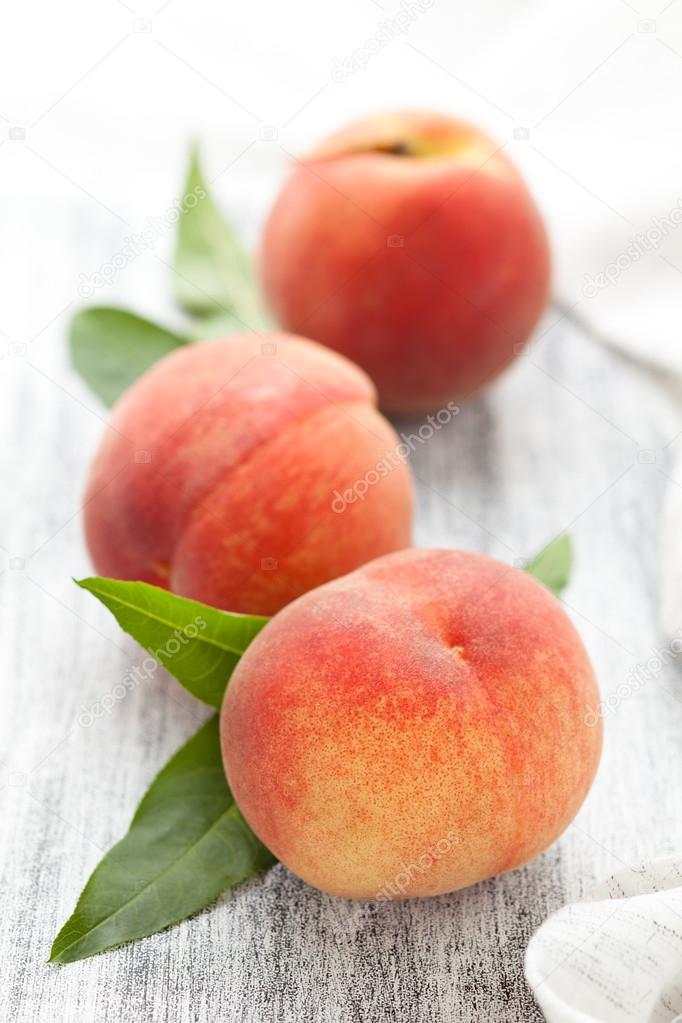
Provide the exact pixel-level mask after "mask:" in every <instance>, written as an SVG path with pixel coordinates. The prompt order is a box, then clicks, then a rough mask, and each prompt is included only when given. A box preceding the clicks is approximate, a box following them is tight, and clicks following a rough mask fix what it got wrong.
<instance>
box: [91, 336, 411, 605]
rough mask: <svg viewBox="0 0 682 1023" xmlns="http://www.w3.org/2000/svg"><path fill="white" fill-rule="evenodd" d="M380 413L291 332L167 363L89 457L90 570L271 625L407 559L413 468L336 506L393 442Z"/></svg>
mask: <svg viewBox="0 0 682 1023" xmlns="http://www.w3.org/2000/svg"><path fill="white" fill-rule="evenodd" d="M375 401H376V396H375V391H374V388H373V386H372V384H371V382H370V381H369V380H368V378H367V377H366V376H365V374H364V373H363V372H362V371H361V370H360V369H358V368H357V367H356V366H353V365H352V364H351V363H350V362H348V361H347V360H346V359H344V358H343V357H341V356H339V355H337V354H336V353H334V352H331V351H329V350H328V349H324V348H322V347H321V346H320V345H317V344H315V343H314V342H311V341H307V340H305V339H303V338H297V337H293V336H291V335H286V334H273V335H268V336H265V337H256V336H251V335H249V336H246V335H239V336H236V337H230V338H227V339H222V340H218V341H212V342H207V343H204V344H200V345H193V346H190V347H187V348H183V349H178V350H177V351H176V352H173V353H172V354H171V355H169V356H167V357H166V358H164V359H162V360H161V361H160V362H159V363H157V364H156V365H155V366H153V367H152V369H150V370H149V371H148V372H147V373H146V374H145V375H144V376H143V377H141V378H140V380H138V381H137V382H136V383H135V384H134V385H133V387H131V388H130V390H129V391H128V392H127V393H126V394H125V395H124V396H123V397H122V398H121V399H120V401H119V402H118V403H117V405H116V406H115V408H114V411H113V414H112V419H111V423H110V426H109V428H108V430H107V432H106V435H105V437H104V439H103V441H102V444H101V446H100V449H99V451H98V452H97V455H96V457H95V459H94V462H93V465H92V469H91V472H90V477H89V481H88V485H87V491H86V495H85V502H84V507H85V513H84V514H85V530H86V538H87V543H88V547H89V549H90V553H91V555H92V559H93V562H94V564H95V568H96V570H97V571H98V572H99V573H100V574H102V575H107V576H113V577H116V578H119V579H139V580H143V581H146V582H150V583H155V584H156V585H157V586H164V587H168V588H170V589H172V590H174V591H175V592H177V593H180V594H182V595H184V596H187V597H192V598H194V599H197V600H201V601H203V602H205V603H207V604H213V605H215V606H217V607H222V608H225V609H228V610H231V611H239V612H245V613H259V614H273V613H274V612H275V611H277V610H279V608H281V607H283V606H284V605H285V604H287V603H288V602H289V601H291V600H293V599H294V598H295V597H298V596H299V595H300V594H302V593H304V592H305V591H306V590H308V589H311V588H313V587H315V586H318V585H320V584H321V583H323V582H327V581H328V580H330V579H333V578H335V577H336V576H339V575H343V574H344V573H346V572H348V571H350V570H351V569H353V568H356V567H357V566H358V565H361V564H363V563H364V562H366V561H368V560H371V559H372V558H374V557H377V556H378V555H380V554H384V553H388V552H390V551H394V550H397V549H399V548H401V547H405V546H407V545H408V544H409V542H410V532H411V517H412V485H411V479H410V472H409V468H408V467H407V465H406V464H405V463H404V462H398V463H397V464H396V465H395V467H394V468H393V470H392V471H391V472H390V473H389V474H387V475H386V476H385V477H382V478H381V479H378V480H377V482H376V483H375V485H373V486H372V487H371V488H369V489H368V490H367V492H366V493H364V494H363V500H357V501H354V502H353V503H350V504H348V505H347V506H345V509H344V510H343V512H342V513H341V512H340V511H339V509H338V507H337V508H336V510H335V509H334V508H333V507H332V505H333V501H334V494H335V493H338V492H341V493H344V492H346V491H347V490H348V489H349V488H352V487H353V486H354V484H355V483H356V481H357V480H359V479H362V478H364V477H365V476H366V474H367V473H368V472H370V471H371V470H372V469H373V467H374V466H375V465H376V463H377V462H378V461H379V460H381V459H382V457H383V456H384V454H385V452H386V451H387V450H392V449H394V448H395V446H396V445H397V443H398V438H397V437H396V435H395V433H394V432H393V430H392V428H391V427H390V425H389V424H388V423H387V422H386V420H385V419H384V418H383V417H382V416H381V415H380V414H379V413H378V412H377V410H376V408H375Z"/></svg>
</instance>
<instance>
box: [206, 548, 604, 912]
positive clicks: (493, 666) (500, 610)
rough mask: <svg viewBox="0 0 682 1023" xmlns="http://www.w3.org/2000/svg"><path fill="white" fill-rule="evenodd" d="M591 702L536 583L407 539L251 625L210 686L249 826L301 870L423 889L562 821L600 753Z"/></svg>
mask: <svg viewBox="0 0 682 1023" xmlns="http://www.w3.org/2000/svg"><path fill="white" fill-rule="evenodd" d="M597 702H598V693H597V687H596V683H595V679H594V676H593V673H592V668H591V666H590V663H589V660H588V657H587V654H586V652H585V649H584V648H583V645H582V643H581V641H580V638H579V636H578V634H577V632H576V631H575V629H574V627H573V625H572V624H571V622H570V621H569V619H568V617H567V616H566V614H565V613H564V611H563V609H562V607H561V605H560V603H559V602H558V601H557V600H556V599H555V598H554V597H553V596H552V594H551V593H550V592H549V591H548V590H547V589H545V588H544V586H542V585H541V584H540V583H539V582H537V581H536V580H535V579H533V578H532V577H531V576H529V575H527V574H525V573H523V572H521V571H518V570H516V569H513V568H510V567H508V566H506V565H503V564H501V563H499V562H497V561H494V560H492V559H491V558H488V557H484V556H482V555H478V554H470V553H466V552H464V551H438V550H417V549H411V550H406V551H401V552H399V553H397V554H392V555H389V556H387V557H384V558H379V559H378V560H376V561H374V562H372V563H371V564H369V565H365V566H364V567H362V568H360V569H358V570H357V571H355V572H353V573H351V574H350V575H347V576H345V577H344V578H342V579H337V580H336V581H334V582H332V583H329V584H327V585H326V586H323V587H321V588H320V589H318V590H315V591H313V592H311V593H308V594H306V595H305V596H304V597H301V598H300V599H299V600H297V601H296V602H295V603H293V604H291V605H290V606H289V607H287V608H285V609H284V611H282V612H281V613H280V614H278V615H277V616H276V617H275V618H274V619H273V620H272V621H271V622H269V623H268V624H267V625H266V626H265V628H264V629H263V631H262V632H261V633H260V634H259V635H258V636H257V638H256V639H255V641H254V642H253V643H252V645H251V646H250V647H249V649H248V650H247V651H246V653H245V654H244V656H243V657H242V659H241V661H240V663H239V664H238V666H237V669H236V671H235V673H234V675H233V677H232V679H231V681H230V683H229V686H228V689H227V692H226V695H225V700H224V702H223V707H222V711H221V741H222V750H223V759H224V763H225V768H226V774H227V779H228V782H229V785H230V788H231V789H232V792H233V793H234V796H235V798H236V801H237V804H238V806H239V808H240V810H241V812H242V813H243V815H244V817H245V818H246V820H247V821H248V823H249V825H250V826H251V828H252V829H253V830H254V831H255V833H256V834H257V835H258V836H259V838H260V839H261V840H262V841H263V842H264V843H265V844H266V845H267V846H268V847H269V848H270V849H271V850H272V852H273V853H274V854H275V855H276V856H278V857H279V858H280V860H281V861H282V862H283V863H284V864H285V865H286V866H287V867H289V868H290V869H291V870H292V871H293V872H294V873H295V874H297V875H298V876H299V877H301V878H303V879H304V880H305V881H307V882H309V883H310V884H312V885H314V886H315V887H317V888H320V889H322V890H323V891H325V892H329V893H331V894H333V895H340V896H345V897H350V898H362V899H373V898H378V899H392V898H402V897H412V896H428V895H436V894H440V893H443V892H449V891H453V890H456V889H458V888H463V887H465V886H466V885H471V884H474V883H475V882H477V881H481V880H482V879H484V878H487V877H491V876H492V875H494V874H498V873H500V872H502V871H506V870H511V869H513V868H514V867H518V866H520V865H521V864H523V863H526V862H527V861H528V860H530V859H531V858H532V857H534V856H536V855H537V854H538V853H540V852H541V851H542V850H543V849H545V848H546V847H547V846H548V845H549V844H550V843H551V842H553V841H554V839H555V838H557V836H558V835H559V834H560V833H561V832H562V831H563V830H564V828H566V826H567V825H568V824H569V822H570V821H571V820H572V819H573V817H574V815H575V814H576V812H577V810H578V808H579V806H580V805H581V803H582V802H583V800H584V798H585V796H586V794H587V792H588V790H589V788H590V784H591V782H592V779H593V777H594V774H595V771H596V768H597V764H598V761H599V755H600V750H601V739H602V736H601V723H600V722H597V724H596V725H594V726H593V727H590V726H589V725H588V724H587V721H586V713H587V711H588V707H589V706H594V705H595V704H596V703H597Z"/></svg>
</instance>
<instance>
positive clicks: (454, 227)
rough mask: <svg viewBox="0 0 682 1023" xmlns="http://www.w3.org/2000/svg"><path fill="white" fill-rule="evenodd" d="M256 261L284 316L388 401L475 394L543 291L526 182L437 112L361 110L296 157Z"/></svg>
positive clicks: (396, 406)
mask: <svg viewBox="0 0 682 1023" xmlns="http://www.w3.org/2000/svg"><path fill="white" fill-rule="evenodd" d="M261 265H262V277H263V284H264V288H265V292H266V294H267V296H268V298H269V301H270V305H271V307H272V309H273V311H274V313H275V315H276V316H277V317H278V319H279V322H280V323H281V325H282V326H283V327H285V328H286V329H287V330H294V331H296V332H297V333H302V334H305V335H307V336H308V337H313V338H315V340H316V341H321V342H322V343H323V344H325V345H328V346H329V347H330V348H334V349H336V350H337V351H339V352H342V353H343V354H344V355H347V356H348V357H349V358H351V359H353V361H354V362H356V363H358V365H360V366H362V367H363V369H365V370H366V371H367V372H368V373H369V375H370V376H371V377H372V379H373V380H374V382H375V384H376V385H377V388H378V391H379V400H380V405H381V406H382V407H383V408H386V409H389V410H391V411H395V412H413V411H428V410H429V409H433V408H437V407H439V406H440V405H444V404H446V403H447V402H448V401H449V400H451V399H454V400H459V399H461V398H465V397H467V396H468V395H470V394H472V392H475V391H477V390H479V389H480V388H481V387H482V386H483V385H485V384H486V383H487V382H488V381H489V380H491V379H492V378H493V377H494V376H496V375H497V374H498V373H499V372H500V371H501V370H502V369H503V368H504V367H505V366H506V365H507V364H508V363H509V362H511V360H512V359H513V358H514V355H515V354H516V352H517V351H518V350H519V348H520V346H521V345H522V344H523V343H524V342H525V341H526V340H527V339H528V337H529V335H530V334H531V332H532V330H533V327H534V326H535V324H536V323H537V320H538V318H539V316H540V314H541V312H542V310H543V308H544V306H545V304H546V302H547V299H548V288H549V250H548V244H547V238H546V235H545V229H544V227H543V224H542V220H541V219H540V216H539V214H538V211H537V209H536V206H535V203H534V202H533V199H532V197H531V195H530V194H529V192H528V189H527V188H526V186H525V184H524V182H523V179H522V178H521V176H520V174H519V173H518V171H517V170H516V169H515V167H514V165H513V164H512V163H511V161H510V160H509V159H508V158H507V156H506V155H505V154H504V153H503V152H502V150H501V147H499V146H496V145H495V143H494V142H492V141H491V140H490V139H489V138H487V137H486V136H485V135H483V134H482V133H481V132H480V131H478V130H477V129H476V128H474V127H472V126H471V125H468V124H465V123H463V122H460V121H456V120H453V119H452V118H449V117H446V116H443V115H439V114H420V113H396V114H383V115H378V116H374V117H369V118H367V119H365V120H363V121H360V122H359V123H357V124H354V125H351V126H350V127H348V128H346V129H345V130H343V131H340V132H338V133H337V134H336V135H333V136H332V137H331V138H330V139H328V140H327V141H326V142H325V143H323V144H322V145H321V146H320V147H319V148H318V149H316V150H314V151H313V152H312V153H311V154H310V155H309V156H307V157H306V158H304V159H302V160H299V161H297V163H296V166H295V168H294V170H293V172H292V174H291V176H290V177H289V179H288V181H287V182H286V183H285V185H284V187H283V189H282V191H281V193H280V195H279V197H278V199H277V201H276V203H275V205H274V208H273V210H272V212H271V214H270V216H269V219H268V222H267V225H266V229H265V234H264V239H263V246H262V258H261Z"/></svg>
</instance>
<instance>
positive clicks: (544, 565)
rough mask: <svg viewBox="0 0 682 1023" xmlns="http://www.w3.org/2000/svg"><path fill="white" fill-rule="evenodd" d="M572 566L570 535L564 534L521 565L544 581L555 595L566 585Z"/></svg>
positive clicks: (559, 594)
mask: <svg viewBox="0 0 682 1023" xmlns="http://www.w3.org/2000/svg"><path fill="white" fill-rule="evenodd" d="M572 566H573V544H572V542H571V538H570V536H566V535H564V536H559V537H557V539H556V540H552V542H551V543H549V544H547V546H546V547H544V548H543V549H542V550H541V551H540V553H539V554H536V555H535V557H534V558H531V560H530V561H528V562H527V563H526V564H525V565H524V566H523V567H524V569H525V571H526V572H529V573H530V574H531V575H534V576H535V578H536V579H539V580H540V582H541V583H544V584H545V586H546V587H547V589H548V590H551V591H552V593H553V594H554V596H555V597H560V596H561V594H562V593H563V591H564V590H565V589H566V587H567V586H568V582H569V579H570V578H571V568H572Z"/></svg>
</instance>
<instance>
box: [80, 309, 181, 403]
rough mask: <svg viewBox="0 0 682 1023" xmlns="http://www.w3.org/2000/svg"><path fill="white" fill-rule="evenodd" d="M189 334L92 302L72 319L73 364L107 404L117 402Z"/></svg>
mask: <svg viewBox="0 0 682 1023" xmlns="http://www.w3.org/2000/svg"><path fill="white" fill-rule="evenodd" d="M189 340H190V339H189V338H188V337H183V336H182V335H181V334H175V333H173V331H170V330H166V329H165V327H159V326H158V325H157V324H156V323H152V322H151V320H145V319H143V317H141V316H136V315H135V314H134V313H130V312H127V311H126V310H125V309H115V308H113V307H111V306H89V307H88V308H86V309H81V311H80V312H78V313H76V315H75V316H74V317H73V319H72V320H71V328H70V331H69V345H70V347H71V358H72V360H73V364H74V366H75V367H76V369H77V370H78V372H79V373H80V375H81V376H82V377H83V379H84V380H85V382H86V383H87V384H88V385H89V386H90V387H91V388H92V390H93V391H94V392H95V394H96V395H97V397H98V398H101V400H102V401H103V402H104V404H105V405H113V403H114V402H115V401H116V399H117V398H119V397H120V395H121V394H123V392H124V391H125V390H126V388H128V387H130V385H131V384H132V383H134V381H135V380H137V378H138V377H139V376H141V375H142V374H143V373H144V372H145V371H146V370H148V369H149V367H150V366H153V365H154V363H155V362H158V360H159V359H161V358H163V356H164V355H168V353H169V352H172V351H173V350H174V349H175V348H178V347H179V346H180V345H184V344H187V343H188V342H189Z"/></svg>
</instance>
